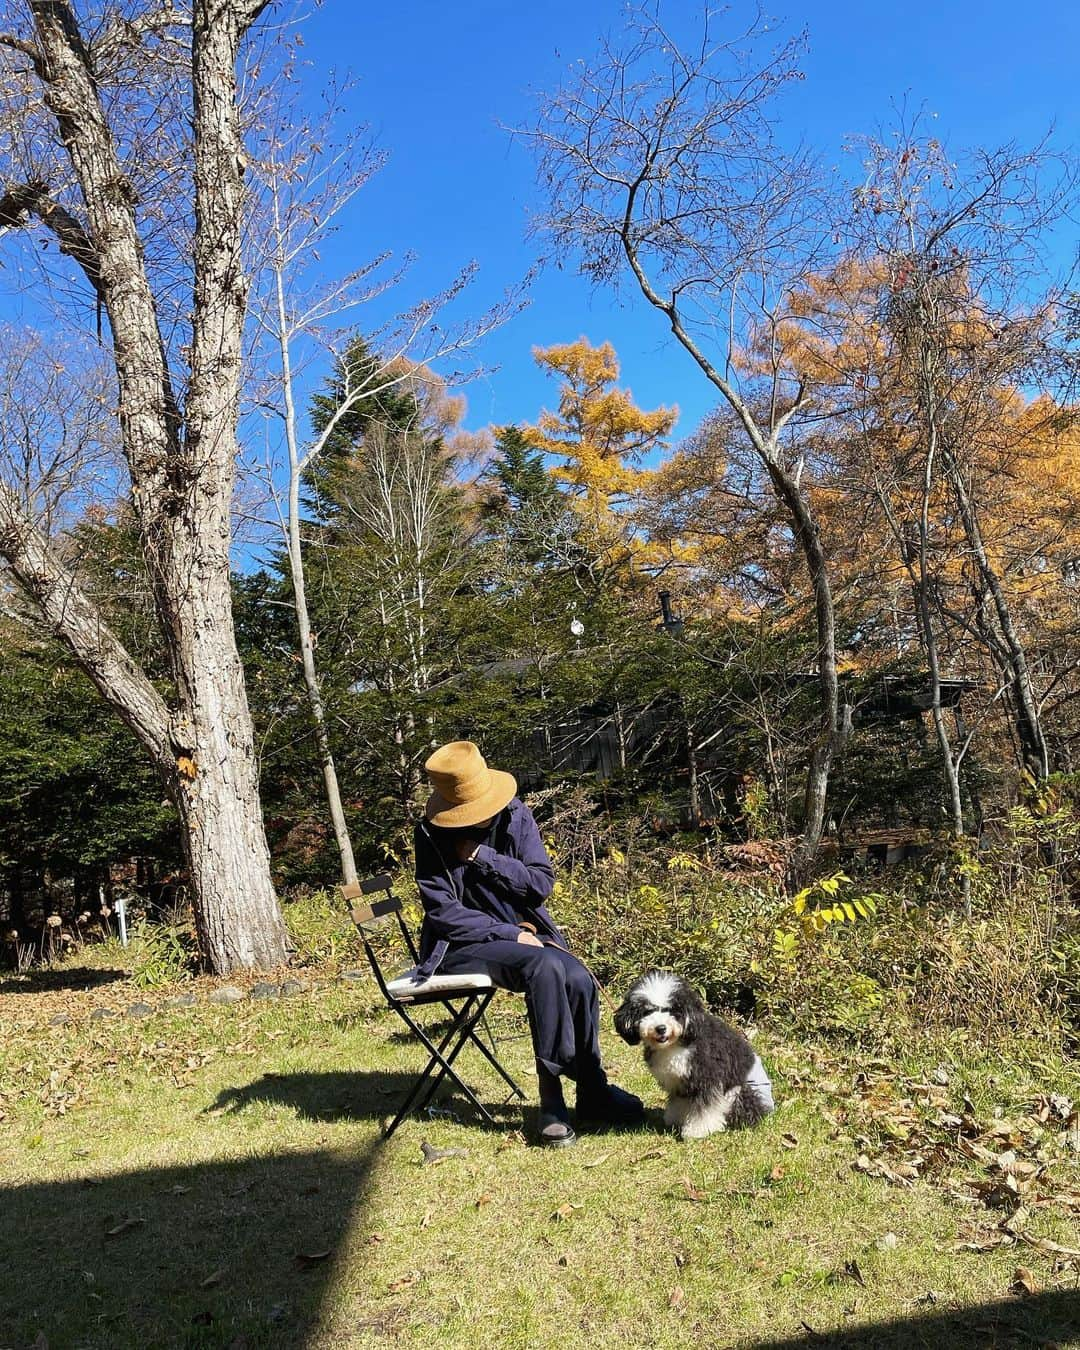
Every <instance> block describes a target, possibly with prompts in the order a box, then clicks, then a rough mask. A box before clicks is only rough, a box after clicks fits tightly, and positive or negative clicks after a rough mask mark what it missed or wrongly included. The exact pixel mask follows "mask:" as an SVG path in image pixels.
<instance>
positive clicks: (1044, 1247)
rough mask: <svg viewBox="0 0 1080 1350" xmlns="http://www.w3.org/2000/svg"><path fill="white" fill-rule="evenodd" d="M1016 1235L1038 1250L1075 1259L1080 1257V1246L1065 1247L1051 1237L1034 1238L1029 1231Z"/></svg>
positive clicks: (1050, 1254) (1049, 1254)
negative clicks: (1029, 1234)
mask: <svg viewBox="0 0 1080 1350" xmlns="http://www.w3.org/2000/svg"><path fill="white" fill-rule="evenodd" d="M1016 1236H1017V1237H1018V1238H1020V1240H1021V1241H1022V1242H1026V1243H1027V1244H1028V1246H1029V1247H1034V1248H1035V1249H1036V1251H1040V1252H1045V1253H1046V1254H1047V1255H1048V1256H1068V1257H1072V1258H1073V1259H1080V1247H1063V1246H1062V1245H1061V1243H1060V1242H1054V1241H1052V1240H1051V1239H1050V1238H1033V1237H1029V1236H1028V1234H1027V1233H1017V1234H1016Z"/></svg>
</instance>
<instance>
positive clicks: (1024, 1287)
mask: <svg viewBox="0 0 1080 1350" xmlns="http://www.w3.org/2000/svg"><path fill="white" fill-rule="evenodd" d="M1009 1292H1010V1293H1013V1294H1019V1295H1021V1297H1022V1296H1023V1295H1025V1294H1037V1293H1038V1292H1039V1286H1038V1283H1037V1282H1036V1280H1035V1276H1034V1274H1033V1273H1032V1272H1031V1270H1029V1269H1028V1267H1027V1266H1017V1267H1016V1273H1015V1274H1014V1275H1013V1279H1012V1284H1011V1285H1010V1286H1009Z"/></svg>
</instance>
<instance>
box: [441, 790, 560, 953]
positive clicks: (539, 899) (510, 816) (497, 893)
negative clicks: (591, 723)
mask: <svg viewBox="0 0 1080 1350" xmlns="http://www.w3.org/2000/svg"><path fill="white" fill-rule="evenodd" d="M457 837H459V832H457V831H451V830H440V829H439V828H438V827H437V826H434V825H430V824H429V823H428V822H427V821H421V822H420V823H419V824H418V825H417V827H416V835H415V841H416V881H417V885H418V887H419V889H420V902H421V904H422V905H423V907H424V922H423V926H422V927H421V929H420V962H421V970H423V971H424V972H425V973H426V974H431V973H432V972H433V971H435V970H436V969H437V968H438V966H439V964H440V963H441V961H442V959H443V956H444V955H445V953H446V951H447V949H448V948H449V947H451V946H453V947H467V946H473V945H474V944H476V943H484V942H491V941H493V940H496V939H502V940H503V941H509V942H516V941H517V938H518V935H519V934H520V932H521V924H522V923H523V922H527V923H531V924H532V925H533V926H534V927H535V928H536V930H537V932H538V933H539V935H540V936H541V937H550V938H554V940H555V941H556V942H558V943H559V944H560V945H561V946H564V947H565V946H566V939H565V938H564V937H563V935H562V933H560V932H559V929H558V928H557V927H556V925H555V921H554V919H552V917H551V915H550V914H549V913H548V911H547V909H546V907H545V905H544V901H545V900H546V899H547V898H548V896H549V895H550V894H551V892H552V890H553V889H554V887H555V869H554V868H553V867H552V865H551V859H550V858H549V857H548V853H547V849H546V848H545V847H544V841H543V840H542V839H541V838H540V831H539V829H538V828H537V825H536V821H535V820H534V819H533V814H532V812H531V811H530V810H529V808H528V807H527V806H526V805H525V803H524V802H522V801H520V800H519V799H518V798H517V797H515V798H514V799H513V800H512V801H511V803H510V805H509V806H507V807H506V808H505V809H504V810H503V811H501V812H500V814H499V816H498V817H497V819H496V821H495V824H494V826H493V827H492V834H491V836H490V838H491V843H489V844H480V845H479V846H478V847H477V850H476V857H475V858H474V859H473V860H472V861H471V862H467V863H466V862H461V861H460V860H459V859H458V857H457V853H456V848H455V842H454V841H455V839H456V838H457Z"/></svg>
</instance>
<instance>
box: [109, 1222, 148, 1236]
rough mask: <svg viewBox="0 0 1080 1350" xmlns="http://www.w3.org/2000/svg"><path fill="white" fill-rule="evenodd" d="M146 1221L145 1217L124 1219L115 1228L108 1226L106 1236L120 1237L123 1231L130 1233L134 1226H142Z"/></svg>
mask: <svg viewBox="0 0 1080 1350" xmlns="http://www.w3.org/2000/svg"><path fill="white" fill-rule="evenodd" d="M145 1222H146V1220H145V1219H124V1221H123V1222H122V1223H118V1224H117V1225H116V1227H115V1228H106V1230H105V1236H106V1237H107V1238H113V1237H119V1236H120V1234H121V1233H128V1232H130V1231H131V1229H133V1228H141V1227H142V1226H143V1224H144V1223H145Z"/></svg>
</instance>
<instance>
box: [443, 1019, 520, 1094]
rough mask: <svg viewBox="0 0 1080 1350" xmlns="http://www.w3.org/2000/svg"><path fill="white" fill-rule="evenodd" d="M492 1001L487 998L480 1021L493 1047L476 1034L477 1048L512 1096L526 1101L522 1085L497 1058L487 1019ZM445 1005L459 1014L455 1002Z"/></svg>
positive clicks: (496, 1046)
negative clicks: (455, 1009) (488, 1008)
mask: <svg viewBox="0 0 1080 1350" xmlns="http://www.w3.org/2000/svg"><path fill="white" fill-rule="evenodd" d="M490 1002H491V999H490V998H489V999H488V1000H487V1003H485V1005H484V1011H483V1013H482V1014H481V1016H480V1021H481V1022H482V1023H483V1026H484V1032H485V1034H486V1035H487V1038H488V1040H489V1041H490V1042H491V1049H490V1050H489V1049H488V1047H487V1046H486V1045H485V1044H484V1043H483V1041H482V1040H480V1038H479V1037H478V1036H475V1035H474V1036H473V1038H472V1039H473V1042H474V1043H475V1045H476V1048H477V1049H478V1050H479V1051H480V1053H481V1054H482V1055H483V1056H484V1058H485V1059H486V1060H487V1062H488V1063H489V1064H490V1065H491V1067H492V1068H493V1069H494V1070H495V1072H496V1073H497V1074H498V1075H499V1076H500V1077H501V1078H502V1080H503V1081H504V1082H505V1083H506V1086H507V1087H508V1088H509V1089H510V1093H511V1095H512V1096H517V1097H518V1098H520V1100H521V1101H524V1100H525V1093H524V1092H523V1091H522V1089H521V1088H520V1086H519V1085H518V1084H517V1083H515V1082H514V1080H513V1079H512V1078H511V1077H510V1075H509V1074H508V1073H507V1072H506V1070H505V1069H504V1068H503V1066H502V1065H501V1064H500V1063H499V1061H498V1058H497V1056H498V1053H499V1047H498V1042H497V1041H496V1040H495V1037H494V1036H493V1035H492V1033H491V1027H490V1026H489V1025H488V1020H487V1007H488V1004H490ZM443 1007H444V1008H445V1009H446V1010H447V1012H449V1013H450V1014H451V1016H456V1015H457V1014H456V1013H454V1008H453V1004H451V1003H444V1004H443ZM509 1100H510V1098H509V1097H508V1098H507V1101H509Z"/></svg>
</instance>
